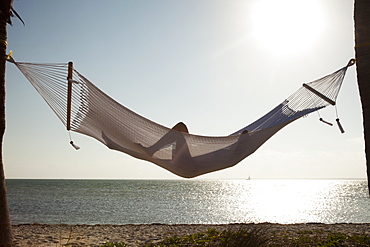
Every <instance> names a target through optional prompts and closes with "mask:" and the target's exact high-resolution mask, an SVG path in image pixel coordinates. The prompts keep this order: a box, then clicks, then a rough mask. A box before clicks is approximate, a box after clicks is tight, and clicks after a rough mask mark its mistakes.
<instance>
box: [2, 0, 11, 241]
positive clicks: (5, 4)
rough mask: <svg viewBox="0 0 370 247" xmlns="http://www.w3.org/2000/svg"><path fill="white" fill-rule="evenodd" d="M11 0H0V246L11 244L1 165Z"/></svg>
mask: <svg viewBox="0 0 370 247" xmlns="http://www.w3.org/2000/svg"><path fill="white" fill-rule="evenodd" d="M11 2H12V0H2V1H1V5H0V49H1V53H0V137H1V139H0V246H4V247H10V246H12V229H11V225H10V218H9V209H8V200H7V197H6V188H5V175H4V165H3V151H2V149H3V137H4V132H5V63H6V59H5V54H6V40H7V33H6V25H7V21H8V20H9V14H10V7H11Z"/></svg>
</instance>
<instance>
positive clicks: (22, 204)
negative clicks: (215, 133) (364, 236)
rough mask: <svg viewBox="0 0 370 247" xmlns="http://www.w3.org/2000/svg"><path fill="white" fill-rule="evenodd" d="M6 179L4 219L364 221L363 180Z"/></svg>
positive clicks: (369, 207)
mask: <svg viewBox="0 0 370 247" xmlns="http://www.w3.org/2000/svg"><path fill="white" fill-rule="evenodd" d="M6 183H7V190H8V200H9V208H10V214H11V216H10V217H11V221H12V224H22V223H35V222H37V223H49V224H60V223H64V224H143V223H167V224H182V223H184V224H190V223H209V224H218V223H249V222H254V223H260V222H274V223H306V222H322V223H343V222H346V223H349V222H351V223H370V199H369V197H368V194H367V193H368V192H367V188H366V183H367V182H366V181H364V180H211V181H201V180H18V179H9V180H7V181H6Z"/></svg>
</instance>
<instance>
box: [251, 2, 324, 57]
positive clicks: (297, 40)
mask: <svg viewBox="0 0 370 247" xmlns="http://www.w3.org/2000/svg"><path fill="white" fill-rule="evenodd" d="M324 20H325V19H324V14H323V10H322V6H320V4H319V2H318V1H317V0H307V1H300V0H279V1H277V0H259V1H257V3H256V4H255V5H254V9H253V14H252V25H253V36H254V38H255V39H256V41H257V42H258V44H259V45H260V46H261V48H262V49H265V50H266V51H267V52H269V53H271V54H274V55H283V54H287V53H290V54H291V53H301V52H304V51H305V50H307V49H310V47H311V46H312V45H313V44H314V43H315V42H317V41H318V39H319V37H320V34H321V33H322V31H323V26H324Z"/></svg>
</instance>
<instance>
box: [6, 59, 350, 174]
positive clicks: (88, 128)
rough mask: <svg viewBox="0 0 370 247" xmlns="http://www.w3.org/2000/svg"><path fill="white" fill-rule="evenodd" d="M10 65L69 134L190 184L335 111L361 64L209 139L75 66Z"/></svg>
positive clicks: (305, 85) (302, 89) (339, 71)
mask: <svg viewBox="0 0 370 247" xmlns="http://www.w3.org/2000/svg"><path fill="white" fill-rule="evenodd" d="M8 61H10V62H12V63H14V64H15V65H16V66H17V67H18V68H19V70H20V71H21V72H22V73H23V74H24V75H25V77H26V78H27V79H28V80H29V81H30V82H31V83H32V85H33V86H34V87H35V89H36V90H37V91H38V92H39V94H40V95H41V96H42V97H43V98H44V100H45V101H46V102H47V104H48V105H49V106H50V107H51V109H52V110H53V111H54V112H55V114H56V115H57V116H58V117H59V119H60V120H61V121H62V122H63V124H64V125H65V126H66V127H67V129H68V130H71V131H75V132H78V133H82V134H85V135H88V136H91V137H93V138H95V139H97V140H98V141H100V142H102V143H103V144H105V145H106V146H107V147H108V148H110V149H114V150H118V151H122V152H124V153H127V154H129V155H131V156H133V157H136V158H138V159H142V160H146V161H149V162H152V163H154V164H157V165H159V166H161V167H163V168H165V169H167V170H169V171H170V172H172V173H174V174H177V175H178V176H181V177H185V178H192V177H196V176H199V175H202V174H205V173H209V172H213V171H217V170H221V169H224V168H227V167H231V166H234V165H235V164H237V163H238V162H240V161H241V160H243V159H244V158H246V157H247V156H249V155H250V154H252V153H253V152H254V151H256V150H257V149H258V148H259V147H260V146H261V145H262V144H263V143H264V142H265V141H267V140H268V139H269V138H270V137H271V136H273V135H274V134H275V133H276V132H278V131H279V130H280V129H281V128H283V127H284V126H286V125H287V124H289V123H291V122H293V121H294V120H296V119H298V118H300V117H302V116H304V115H307V114H309V113H311V112H314V111H317V110H319V109H322V108H324V107H326V106H328V105H335V101H336V98H337V96H338V93H339V90H340V87H341V85H342V82H343V79H344V76H345V73H346V71H347V68H348V67H349V66H352V65H353V64H354V63H355V60H354V59H352V60H350V61H349V63H348V64H347V65H346V66H345V67H343V68H341V69H339V70H338V71H336V72H334V73H332V74H330V75H327V76H325V77H323V78H321V79H318V80H315V81H312V82H310V83H306V84H303V86H302V87H301V88H299V89H298V90H297V91H296V92H295V93H293V94H292V95H291V96H289V97H288V98H286V99H285V100H284V101H283V102H282V103H280V104H279V105H278V106H276V107H275V108H273V109H272V110H271V111H270V112H268V113H267V114H266V115H264V116H262V117H261V118H260V119H258V120H257V121H255V122H253V123H251V124H250V125H248V126H246V127H244V128H242V129H240V130H238V131H236V132H234V133H233V134H231V135H229V136H223V137H207V136H199V135H192V134H189V133H187V128H186V126H185V125H184V124H182V123H179V124H177V125H176V126H175V127H174V128H172V129H170V128H167V127H164V126H162V125H159V124H157V123H154V122H152V121H151V120H149V119H146V118H144V117H142V116H140V115H138V114H136V113H135V112H133V111H131V110H129V109H128V108H126V107H124V106H122V105H120V104H119V103H117V102H116V101H114V100H113V99H112V98H110V97H109V96H108V95H106V94H105V93H104V92H102V91H101V90H99V89H98V88H97V87H96V86H95V85H94V84H93V83H92V82H90V81H89V80H88V79H86V78H85V77H84V76H83V75H81V74H80V73H79V72H77V70H75V69H74V68H73V64H72V63H68V64H36V63H23V62H15V61H14V60H13V59H12V58H10V59H9V60H8ZM322 121H323V120H322ZM324 122H325V121H324ZM337 122H338V124H339V126H340V123H339V120H337ZM340 128H341V126H340ZM71 144H72V145H74V144H73V142H72V143H71Z"/></svg>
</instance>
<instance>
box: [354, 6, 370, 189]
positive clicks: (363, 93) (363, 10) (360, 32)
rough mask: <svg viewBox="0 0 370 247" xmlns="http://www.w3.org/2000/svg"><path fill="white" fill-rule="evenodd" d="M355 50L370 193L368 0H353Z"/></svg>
mask: <svg viewBox="0 0 370 247" xmlns="http://www.w3.org/2000/svg"><path fill="white" fill-rule="evenodd" d="M354 20H355V43H356V46H355V50H356V64H357V83H358V87H359V91H360V97H361V104H362V115H363V126H364V138H365V155H366V168H367V183H368V188H369V193H370V1H369V0H355V10H354Z"/></svg>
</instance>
